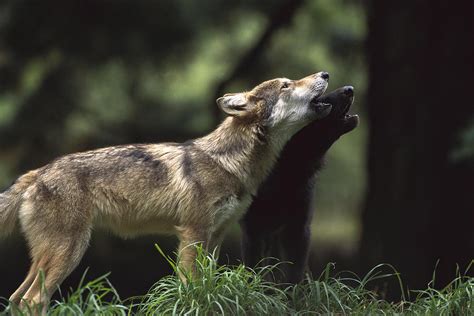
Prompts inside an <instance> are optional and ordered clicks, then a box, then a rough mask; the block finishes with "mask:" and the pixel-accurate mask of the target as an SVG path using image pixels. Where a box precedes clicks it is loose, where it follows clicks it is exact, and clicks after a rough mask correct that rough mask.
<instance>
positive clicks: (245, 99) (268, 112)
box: [217, 72, 331, 136]
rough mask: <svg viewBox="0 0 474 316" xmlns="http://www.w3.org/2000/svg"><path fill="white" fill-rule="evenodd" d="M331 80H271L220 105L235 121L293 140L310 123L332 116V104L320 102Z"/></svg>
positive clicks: (315, 77) (221, 100)
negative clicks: (252, 124) (281, 134)
mask: <svg viewBox="0 0 474 316" xmlns="http://www.w3.org/2000/svg"><path fill="white" fill-rule="evenodd" d="M328 80H329V74H328V73H327V72H318V73H316V74H313V75H310V76H307V77H305V78H302V79H299V80H290V79H287V78H277V79H272V80H268V81H265V82H263V83H261V84H259V85H258V86H256V87H255V88H253V89H252V90H251V91H248V92H241V93H229V94H226V95H224V96H223V97H221V98H219V99H217V104H218V105H219V107H220V108H221V109H222V110H223V111H224V112H225V113H227V114H228V115H231V116H233V117H234V118H235V119H236V120H239V121H242V122H256V123H257V124H259V125H261V126H262V127H264V128H266V129H267V130H268V131H269V132H270V133H271V132H272V131H285V132H284V133H285V134H289V136H291V135H292V134H293V133H294V132H296V131H298V130H299V129H301V128H302V127H303V126H305V125H307V124H308V123H309V122H311V121H313V120H317V119H321V118H323V117H325V116H327V115H328V114H329V113H330V111H331V104H329V103H321V102H319V101H318V99H319V97H320V96H321V95H322V94H323V93H324V91H325V90H326V88H327V86H328Z"/></svg>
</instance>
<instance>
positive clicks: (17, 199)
mask: <svg viewBox="0 0 474 316" xmlns="http://www.w3.org/2000/svg"><path fill="white" fill-rule="evenodd" d="M37 176H38V172H37V171H36V170H34V171H30V172H28V173H27V174H25V175H23V176H21V177H20V178H19V179H18V180H17V181H16V182H15V183H14V184H13V185H12V186H11V187H10V188H8V189H7V190H6V191H5V192H3V193H1V194H0V237H1V236H5V235H9V234H11V233H12V232H13V231H14V229H15V227H16V222H17V219H18V211H19V209H20V206H21V204H22V202H23V193H25V191H26V189H28V188H29V187H30V186H31V184H32V183H33V182H34V181H35V180H36V178H37Z"/></svg>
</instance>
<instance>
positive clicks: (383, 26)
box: [360, 0, 474, 289]
mask: <svg viewBox="0 0 474 316" xmlns="http://www.w3.org/2000/svg"><path fill="white" fill-rule="evenodd" d="M368 13H369V14H368V19H369V21H368V22H369V34H368V42H367V49H368V64H369V80H370V82H369V91H368V107H369V121H370V122H369V123H370V132H369V135H370V136H369V165H368V171H369V179H368V180H369V190H368V195H367V199H366V206H365V209H364V212H363V217H362V222H363V235H362V241H361V249H360V250H361V251H360V260H361V263H362V267H363V268H364V269H368V268H369V267H372V266H374V265H375V264H377V263H380V262H387V263H391V264H393V265H394V266H395V268H397V270H398V271H399V272H401V273H402V278H403V279H404V281H405V282H406V285H408V287H409V288H411V289H414V288H422V287H426V285H427V282H428V281H429V280H431V278H432V274H433V271H434V269H435V265H436V262H437V260H438V259H439V260H440V261H439V265H438V267H437V269H436V284H435V285H437V286H438V287H439V286H443V285H445V284H446V282H448V281H449V280H452V279H453V277H454V275H455V271H456V264H459V265H460V266H461V268H465V267H466V266H467V265H468V263H469V262H470V261H471V260H472V259H473V258H474V238H473V236H474V229H473V227H474V226H473V225H474V203H472V199H470V197H471V195H472V194H474V163H473V157H460V158H459V157H458V158H455V155H453V153H454V152H455V150H456V148H457V147H456V146H458V145H459V139H460V137H461V135H462V133H463V131H465V130H466V128H467V127H468V126H469V124H473V118H474V117H473V114H474V101H473V96H474V95H473V93H472V90H473V87H472V84H473V82H474V81H473V75H474V68H473V65H474V51H473V48H472V43H471V42H472V37H473V36H474V27H473V21H474V7H473V2H472V1H471V0H465V1H456V2H446V1H441V0H436V1H432V0H419V1H408V0H407V1H377V0H371V1H369V3H368ZM471 146H473V147H474V144H471Z"/></svg>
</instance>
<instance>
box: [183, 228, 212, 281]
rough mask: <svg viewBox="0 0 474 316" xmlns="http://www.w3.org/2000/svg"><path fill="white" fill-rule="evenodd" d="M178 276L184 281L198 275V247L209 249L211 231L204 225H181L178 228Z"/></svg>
mask: <svg viewBox="0 0 474 316" xmlns="http://www.w3.org/2000/svg"><path fill="white" fill-rule="evenodd" d="M178 237H179V240H180V242H179V247H178V276H179V278H180V279H181V281H182V282H183V283H187V281H188V278H189V277H192V278H194V277H196V274H197V272H196V257H197V247H198V246H202V249H204V250H207V247H208V245H209V232H208V231H207V230H206V229H203V228H202V227H195V226H184V227H183V226H181V227H179V228H178Z"/></svg>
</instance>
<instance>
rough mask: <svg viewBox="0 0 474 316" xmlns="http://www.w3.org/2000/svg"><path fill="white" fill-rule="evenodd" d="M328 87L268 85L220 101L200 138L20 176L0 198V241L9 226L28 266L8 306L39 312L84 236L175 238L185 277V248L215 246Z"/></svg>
mask: <svg viewBox="0 0 474 316" xmlns="http://www.w3.org/2000/svg"><path fill="white" fill-rule="evenodd" d="M328 79H329V74H328V73H326V72H320V73H316V74H313V75H310V76H307V77H305V78H303V79H300V80H290V79H286V78H278V79H273V80H269V81H265V82H263V83H261V84H259V85H258V86H256V87H255V88H253V89H252V90H251V91H248V92H241V93H232V94H226V95H224V96H223V97H220V98H219V99H217V104H218V106H219V107H220V108H221V109H222V110H223V111H224V112H225V113H226V114H227V115H228V117H227V118H226V119H225V120H224V121H223V122H222V123H221V124H220V125H219V126H218V127H217V129H216V130H214V131H213V132H211V133H210V134H209V135H207V136H204V137H202V138H198V139H194V140H190V141H187V142H185V143H160V144H135V145H124V146H115V147H108V148H102V149H97V150H92V151H87V152H81V153H75V154H70V155H66V156H63V157H60V158H58V159H56V160H54V161H53V162H51V163H50V164H48V165H46V166H44V167H41V168H38V169H36V170H32V171H30V172H28V173H26V174H25V175H23V176H21V177H20V178H19V179H18V180H17V181H16V182H15V183H14V184H13V185H12V186H11V187H10V188H9V189H8V190H7V191H5V192H4V193H2V194H1V195H0V227H1V229H2V231H1V232H2V233H5V234H6V233H10V232H11V231H13V229H14V227H15V226H16V223H17V222H19V224H20V225H19V226H20V227H21V230H22V232H23V234H24V235H25V237H26V240H27V242H28V245H29V249H30V256H31V259H32V264H31V268H30V270H29V272H28V274H27V276H26V279H25V280H24V282H23V283H22V284H21V285H20V287H19V288H18V289H17V290H16V291H15V293H13V295H12V296H11V297H10V300H11V301H12V302H13V303H15V304H18V303H19V304H20V307H21V306H24V305H25V304H32V305H35V306H43V312H44V311H45V310H46V306H47V303H48V302H49V300H50V297H51V295H52V293H53V292H54V291H55V289H56V288H57V286H58V285H59V284H60V283H61V282H62V281H63V280H64V279H65V278H66V277H67V276H68V275H69V273H70V272H71V271H72V270H73V269H74V268H75V267H76V266H77V264H78V263H79V261H80V260H81V258H82V256H83V254H84V252H85V250H86V248H87V246H88V243H89V240H90V237H91V231H92V228H93V227H105V228H108V229H110V230H111V231H113V232H115V233H116V234H118V235H121V236H124V237H133V236H135V235H138V234H152V233H165V234H175V235H177V236H178V238H179V240H180V244H179V253H180V264H181V266H182V268H183V269H184V270H187V271H192V268H193V263H194V259H195V256H196V253H195V247H188V245H191V244H194V243H196V242H199V243H202V245H203V247H205V248H206V249H208V248H209V247H212V248H213V247H214V246H217V245H218V244H219V242H220V240H221V239H222V237H223V233H224V231H225V228H226V227H228V226H229V223H230V222H232V221H236V220H237V219H238V218H239V217H240V216H241V215H242V214H243V213H244V211H245V210H246V209H247V208H248V206H249V205H250V202H251V197H252V196H253V195H255V194H256V193H257V189H258V187H259V185H260V183H261V182H262V181H263V180H264V179H265V177H266V176H267V175H268V174H269V172H270V170H271V168H272V167H273V165H274V163H275V161H276V159H277V157H278V155H279V153H280V151H281V150H282V149H283V146H284V145H285V143H286V142H287V141H288V140H289V139H290V138H291V136H293V134H295V133H296V132H297V131H298V130H300V129H301V128H303V127H304V126H305V125H307V124H308V123H310V122H311V121H313V120H316V119H320V118H323V117H324V116H326V115H328V114H329V112H330V110H331V106H330V105H329V104H326V103H320V102H319V101H318V98H319V97H320V96H321V95H322V94H323V93H324V91H325V90H326V88H327V84H328ZM40 271H42V273H40ZM40 274H44V290H42V284H41V283H42V281H41V277H40Z"/></svg>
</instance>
